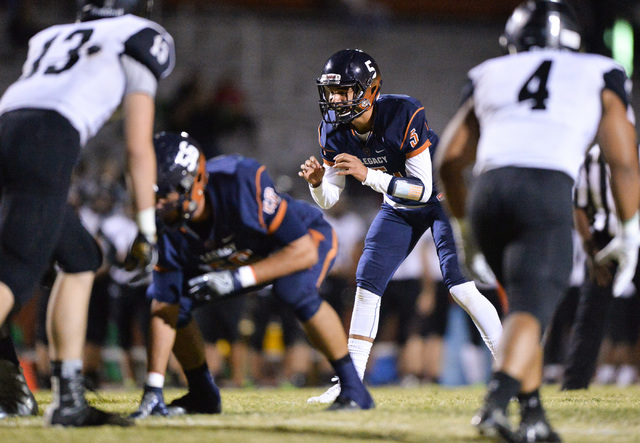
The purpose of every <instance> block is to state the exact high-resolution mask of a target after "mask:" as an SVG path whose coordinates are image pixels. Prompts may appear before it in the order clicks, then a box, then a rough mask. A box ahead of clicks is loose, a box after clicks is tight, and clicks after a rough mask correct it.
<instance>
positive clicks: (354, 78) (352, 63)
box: [316, 49, 382, 125]
mask: <svg viewBox="0 0 640 443" xmlns="http://www.w3.org/2000/svg"><path fill="white" fill-rule="evenodd" d="M381 83H382V78H381V76H380V69H379V68H378V65H377V64H376V62H375V61H374V60H373V58H371V56H369V55H367V54H365V53H364V52H362V51H361V50H359V49H344V50H342V51H338V52H336V53H335V54H333V55H332V56H331V57H329V60H327V62H326V63H325V65H324V68H323V69H322V73H321V74H320V77H319V78H318V79H317V80H316V84H317V85H318V93H319V94H320V101H319V102H318V104H319V105H320V112H321V113H322V119H323V120H324V121H325V122H327V123H331V124H333V125H337V124H340V123H349V122H351V121H352V120H353V119H354V118H356V117H358V116H360V115H361V114H362V113H363V112H365V111H366V110H367V109H369V108H371V107H372V106H373V103H374V102H375V100H376V99H377V98H378V96H379V95H380V85H381ZM350 90H351V91H352V93H353V96H352V97H351V98H350V99H349V100H344V101H339V102H334V101H333V98H332V96H333V94H334V92H336V91H341V92H343V93H344V94H346V93H347V92H348V91H350Z"/></svg>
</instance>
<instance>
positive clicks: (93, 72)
mask: <svg viewBox="0 0 640 443" xmlns="http://www.w3.org/2000/svg"><path fill="white" fill-rule="evenodd" d="M152 3H153V2H152V1H151V0H144V1H142V0H111V1H106V0H85V1H80V2H78V4H79V11H78V21H77V22H76V23H72V24H62V25H55V26H52V27H49V28H47V29H45V30H43V31H41V32H39V33H38V34H36V35H35V36H33V37H32V38H31V40H30V41H29V52H28V55H27V60H26V62H25V63H24V66H23V69H22V75H21V77H20V78H19V79H18V80H17V81H16V82H15V83H13V84H12V85H11V86H10V87H9V88H8V89H7V90H6V92H5V93H4V95H3V96H2V99H1V100H0V159H1V161H0V163H1V164H2V168H1V170H0V186H1V187H2V202H1V205H2V217H1V220H2V221H1V226H0V232H1V234H0V242H1V243H2V248H1V249H0V282H1V283H0V322H2V323H4V322H5V321H6V319H7V316H8V315H9V312H10V311H11V310H12V309H13V308H17V307H18V306H20V305H22V304H24V303H25V302H26V301H27V300H28V299H29V298H30V296H31V295H32V294H33V293H34V289H35V287H36V285H37V284H38V282H39V281H40V278H41V277H42V275H43V274H44V272H45V270H46V269H47V267H48V266H49V264H50V262H51V261H52V260H54V261H56V262H57V263H58V265H59V268H60V272H59V274H58V278H57V281H56V283H55V285H54V287H53V291H52V295H51V301H50V303H49V312H48V321H47V323H48V332H49V343H50V352H49V354H50V356H51V359H52V386H53V391H54V392H53V402H52V405H51V407H50V408H49V409H48V411H47V413H46V415H45V420H46V422H47V423H48V424H54V425H63V426H91V425H102V424H119V425H130V424H131V422H130V421H129V420H126V419H123V418H120V417H118V416H116V415H114V414H108V413H105V412H102V411H99V410H97V409H95V408H93V407H90V406H89V405H88V404H87V402H86V400H85V398H84V385H83V380H82V375H81V373H80V371H81V369H82V352H83V347H84V337H85V330H86V324H87V306H88V302H89V295H90V291H91V286H92V283H93V277H94V271H95V270H97V269H98V267H99V266H100V263H101V261H102V258H101V254H100V251H99V249H98V248H97V245H96V244H95V242H94V240H93V238H92V237H91V235H90V234H89V233H88V232H87V231H86V230H85V229H84V228H83V227H82V225H81V224H80V222H79V220H78V219H77V215H76V214H75V212H74V211H72V210H70V209H69V208H68V207H67V208H66V209H65V207H66V201H67V194H68V191H69V185H70V181H71V174H72V170H73V167H74V165H75V164H76V162H77V160H78V157H79V155H80V151H81V149H82V147H83V146H84V145H85V143H86V142H87V140H89V139H90V138H92V137H93V136H94V135H95V134H96V133H97V132H98V130H99V129H100V128H101V127H102V125H103V124H104V123H105V121H106V120H107V119H109V118H110V117H111V115H112V114H113V113H114V111H115V110H116V108H117V107H118V106H120V105H122V108H123V115H124V126H125V130H124V138H125V144H126V149H127V156H128V173H129V178H130V182H131V185H132V186H131V188H132V189H131V191H132V194H133V197H134V201H135V211H136V221H137V222H138V227H139V232H140V234H139V237H138V239H137V240H136V242H135V243H134V245H133V247H132V249H131V255H130V257H129V263H130V265H131V266H136V265H137V266H140V267H144V266H148V265H150V264H151V263H152V262H153V257H154V249H153V245H154V244H155V241H156V239H155V237H156V227H155V194H154V191H153V185H154V184H155V175H156V168H155V154H154V151H153V144H152V138H153V122H154V98H155V93H156V89H157V84H158V81H159V80H160V79H161V78H163V77H165V76H167V75H169V73H170V72H171V70H172V69H173V66H174V63H175V56H174V44H173V39H172V38H171V36H170V35H169V34H168V33H167V32H166V31H165V30H164V29H163V28H162V27H161V26H159V25H158V24H156V23H155V22H152V21H150V20H148V19H147V18H144V17H148V16H149V14H150V12H151V6H152ZM0 347H2V346H0ZM0 375H1V374H0ZM9 400H10V399H9ZM0 404H3V405H6V404H7V403H6V402H5V401H0Z"/></svg>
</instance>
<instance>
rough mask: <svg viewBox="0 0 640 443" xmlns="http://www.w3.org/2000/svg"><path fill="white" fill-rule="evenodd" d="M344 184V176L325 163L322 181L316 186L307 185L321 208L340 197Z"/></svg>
mask: <svg viewBox="0 0 640 443" xmlns="http://www.w3.org/2000/svg"><path fill="white" fill-rule="evenodd" d="M367 176H368V174H367ZM344 184H345V179H344V176H343V175H337V174H336V172H335V170H334V169H333V168H332V167H331V166H328V165H327V164H325V165H324V177H323V178H322V183H321V184H320V186H318V187H317V188H314V187H313V186H311V185H309V191H311V197H313V200H314V201H315V202H316V203H317V204H318V206H320V207H321V208H322V209H329V208H330V207H332V206H333V205H335V204H336V203H337V201H338V200H339V199H340V193H342V190H343V189H344Z"/></svg>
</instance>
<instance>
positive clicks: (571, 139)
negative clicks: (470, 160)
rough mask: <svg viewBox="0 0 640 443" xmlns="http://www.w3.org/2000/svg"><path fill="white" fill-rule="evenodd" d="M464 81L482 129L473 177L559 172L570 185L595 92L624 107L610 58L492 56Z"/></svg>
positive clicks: (591, 127)
mask: <svg viewBox="0 0 640 443" xmlns="http://www.w3.org/2000/svg"><path fill="white" fill-rule="evenodd" d="M469 78H470V80H471V82H472V85H473V92H472V93H473V100H474V106H475V113H476V116H477V118H478V120H479V122H480V126H481V128H482V132H481V134H480V141H479V144H478V152H477V159H476V166H475V168H474V172H475V173H476V174H480V173H482V172H485V171H487V170H490V169H494V168H498V167H504V166H516V167H527V168H541V169H551V170H559V171H562V172H565V173H566V174H568V175H569V176H570V177H571V178H573V179H574V180H575V179H576V176H577V173H578V169H579V167H580V164H581V162H582V160H583V159H584V153H585V152H586V150H587V148H588V147H589V146H591V145H592V144H593V142H594V138H595V135H596V131H597V129H598V124H599V122H600V117H601V109H602V105H601V93H602V90H603V89H604V88H609V89H611V90H613V91H614V92H617V93H618V95H620V96H621V98H622V99H623V101H624V103H625V104H626V105H628V93H629V91H628V89H630V83H629V82H628V80H627V77H626V75H625V73H624V69H623V68H622V66H621V65H619V64H618V63H616V62H615V61H613V60H612V59H610V58H607V57H604V56H600V55H595V54H583V53H575V52H568V51H559V50H540V51H530V52H523V53H519V54H514V55H506V56H503V57H498V58H494V59H491V60H488V61H486V62H484V63H482V64H480V65H478V66H476V67H475V68H473V69H472V70H471V71H469Z"/></svg>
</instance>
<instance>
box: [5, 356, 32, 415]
mask: <svg viewBox="0 0 640 443" xmlns="http://www.w3.org/2000/svg"><path fill="white" fill-rule="evenodd" d="M29 415H38V403H37V402H36V399H35V397H34V396H33V394H32V393H31V391H30V390H29V386H27V381H26V380H25V378H24V375H23V373H22V369H21V368H20V367H19V366H16V365H15V364H13V363H12V362H10V361H6V360H0V419H1V418H5V417H26V416H29Z"/></svg>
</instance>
